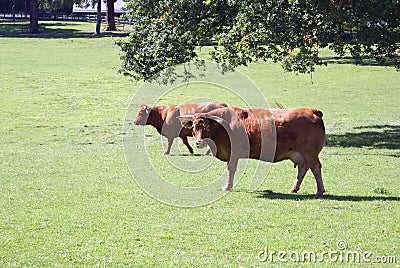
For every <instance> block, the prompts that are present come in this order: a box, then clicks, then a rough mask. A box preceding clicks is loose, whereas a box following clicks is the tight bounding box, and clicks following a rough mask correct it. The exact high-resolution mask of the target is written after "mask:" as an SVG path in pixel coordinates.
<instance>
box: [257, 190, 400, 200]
mask: <svg viewBox="0 0 400 268" xmlns="http://www.w3.org/2000/svg"><path fill="white" fill-rule="evenodd" d="M255 193H256V194H257V198H265V199H281V200H310V199H322V200H336V201H353V202H360V201H400V197H396V196H386V195H379V196H354V195H330V194H328V193H327V194H324V195H323V196H322V197H316V196H315V195H313V194H306V195H301V194H283V193H274V192H273V191H271V190H264V191H257V192H255Z"/></svg>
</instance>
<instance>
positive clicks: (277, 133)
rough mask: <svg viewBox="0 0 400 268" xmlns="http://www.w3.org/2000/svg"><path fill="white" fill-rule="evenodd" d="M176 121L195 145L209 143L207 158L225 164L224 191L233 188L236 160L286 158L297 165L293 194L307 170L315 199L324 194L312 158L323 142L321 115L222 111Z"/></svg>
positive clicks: (236, 109) (298, 111) (316, 161)
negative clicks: (189, 132)
mask: <svg viewBox="0 0 400 268" xmlns="http://www.w3.org/2000/svg"><path fill="white" fill-rule="evenodd" d="M184 117H185V119H181V123H182V125H183V126H184V127H186V128H192V129H193V137H194V140H195V145H196V147H200V148H201V147H204V146H206V145H209V146H210V148H211V150H212V152H213V155H214V156H216V157H217V158H218V159H220V160H222V161H224V162H227V171H228V177H227V180H226V183H225V186H224V187H223V188H222V190H224V191H229V190H230V189H231V188H232V187H233V176H234V173H235V171H236V168H237V164H238V160H239V158H252V159H258V160H262V161H268V162H279V161H282V160H285V159H290V160H291V161H292V162H293V163H294V166H295V167H296V166H298V174H297V179H296V181H295V182H294V184H293V187H292V188H291V189H290V192H291V193H295V192H297V191H298V190H299V189H300V184H301V182H302V180H303V178H304V176H305V174H306V172H307V170H308V169H311V171H312V173H313V174H314V177H315V180H316V182H317V193H316V195H317V196H321V195H322V194H323V193H324V192H325V189H324V185H323V182H322V176H321V163H320V161H319V159H318V154H319V152H320V151H321V150H322V147H323V146H324V143H325V127H324V123H323V121H322V112H321V111H319V110H316V109H308V108H293V109H270V110H268V109H247V108H239V107H228V108H221V109H216V110H213V111H211V112H209V113H198V114H195V115H187V116H184Z"/></svg>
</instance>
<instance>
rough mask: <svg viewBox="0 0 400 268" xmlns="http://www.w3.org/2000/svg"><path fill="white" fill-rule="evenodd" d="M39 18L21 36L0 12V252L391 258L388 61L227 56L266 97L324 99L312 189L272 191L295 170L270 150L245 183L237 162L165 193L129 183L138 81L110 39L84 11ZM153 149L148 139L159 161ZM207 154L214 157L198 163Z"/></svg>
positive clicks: (248, 262) (23, 258)
mask: <svg viewBox="0 0 400 268" xmlns="http://www.w3.org/2000/svg"><path fill="white" fill-rule="evenodd" d="M45 26H46V29H47V30H46V32H45V33H44V34H42V35H39V36H29V35H27V34H24V33H20V32H19V31H20V30H19V29H20V25H19V24H16V25H14V24H12V23H6V22H0V70H1V72H0V81H1V82H0V114H1V121H2V123H1V124H0V160H1V161H0V165H1V168H0V266H1V267H2V266H4V267H14V266H24V267H78V266H81V267H121V266H131V267H270V266H276V267H281V266H292V267H298V266H303V265H304V266H310V265H311V266H315V267H333V266H339V265H343V266H355V267H359V266H369V267H399V264H400V222H399V220H400V208H399V202H400V105H399V103H400V95H399V92H400V91H399V90H400V73H399V72H396V71H395V70H394V69H393V68H390V67H380V66H373V65H371V66H356V65H353V64H351V63H348V62H340V61H339V62H337V63H335V64H330V65H328V67H319V68H317V71H316V73H314V74H313V76H312V78H311V77H310V76H309V75H294V74H291V73H284V72H282V70H281V68H280V66H278V65H275V64H271V63H258V64H252V65H251V66H249V67H246V68H240V71H241V72H242V73H244V74H245V75H247V76H248V77H249V78H250V79H251V80H252V81H254V83H255V84H257V85H258V87H259V88H260V89H261V91H262V93H263V94H264V95H265V97H266V99H267V100H268V101H269V102H270V103H271V104H273V103H274V101H277V102H279V103H281V104H282V105H284V106H285V107H315V108H319V109H321V110H322V111H323V112H324V121H325V126H326V131H327V142H326V146H325V148H324V149H323V151H322V152H321V155H320V157H321V162H322V164H323V178H324V183H325V187H326V189H327V190H328V192H327V193H326V195H325V196H324V197H323V198H314V193H315V187H316V186H315V181H314V179H313V177H312V175H311V173H309V174H307V176H306V178H305V180H304V182H303V184H302V189H301V191H300V192H299V193H298V194H287V192H288V190H289V188H290V187H291V185H292V183H293V181H294V178H295V176H296V170H295V169H293V166H292V163H291V162H288V161H286V162H281V163H277V164H273V165H272V167H271V169H270V171H269V174H268V177H267V179H266V181H265V182H264V184H263V185H262V186H261V187H260V188H259V189H258V190H257V191H256V192H249V191H248V190H247V186H248V184H249V182H250V181H251V179H252V178H251V176H246V175H245V176H244V177H243V178H242V180H241V181H240V182H239V184H238V185H237V186H236V187H235V188H234V190H233V191H232V192H230V193H229V194H227V195H226V196H225V197H224V198H222V199H220V200H219V201H216V202H213V203H212V204H210V205H207V206H202V207H197V208H178V207H174V206H169V205H166V204H163V203H160V202H158V201H156V200H154V199H153V198H151V197H149V196H147V195H146V194H145V193H143V191H142V190H141V189H140V188H139V187H138V186H137V185H136V183H135V181H134V180H133V179H132V176H131V174H130V172H129V170H128V168H127V164H126V162H125V157H124V150H123V142H122V137H123V133H122V129H123V124H124V117H125V113H126V110H127V107H128V105H129V103H130V102H131V99H132V96H133V95H134V94H135V92H136V91H137V90H138V88H139V87H140V85H141V83H136V82H132V81H130V80H129V79H128V78H126V77H123V76H122V75H119V74H118V73H117V70H118V68H119V52H118V48H117V47H115V46H114V45H113V40H112V38H111V37H110V36H102V37H93V36H92V35H91V34H88V33H87V32H90V31H92V32H93V31H94V25H93V24H86V23H75V22H66V23H60V22H54V23H52V22H48V23H47V24H46V25H45ZM84 32H86V33H84ZM205 52H206V49H203V50H202V53H204V55H205ZM328 56H329V55H328ZM168 97H169V98H170V99H168V98H167V99H164V100H163V101H165V102H168V100H171V101H176V102H179V101H180V100H181V99H182V100H184V99H185V96H182V95H174V92H172V93H171V94H170V95H169V96H168ZM220 98H221V100H224V95H223V94H222V95H221V96H220ZM236 101H237V100H235V99H230V100H229V102H236ZM138 128H141V127H139V126H138ZM146 130H147V131H148V133H149V134H148V135H149V137H154V139H153V140H154V147H155V148H158V147H157V146H156V144H157V143H159V141H160V138H159V136H158V135H157V134H156V132H155V131H154V130H153V129H152V128H151V127H146ZM190 142H192V140H191V139H190ZM177 144H179V143H178V141H177ZM164 145H165V144H164ZM179 146H181V145H179ZM161 152H162V151H161V150H160V153H158V152H156V151H155V152H149V153H150V154H151V156H152V157H154V158H155V161H158V162H161V163H162V162H163V161H164V160H165V159H164V157H163V156H162V155H161ZM197 152H198V151H197ZM174 157H181V158H182V159H183V158H184V157H188V156H174ZM190 157H192V158H196V157H200V156H190ZM190 157H189V158H190ZM140 164H141V163H138V165H140ZM223 169H224V164H223V163H221V162H219V161H214V163H213V166H212V167H211V168H209V169H207V170H205V171H204V172H203V173H202V174H201V176H203V177H204V178H205V180H207V181H208V180H210V178H211V180H212V178H214V176H215V175H216V174H217V175H218V174H220V173H221V172H223ZM179 174H180V173H179V172H177V173H176V174H174V173H173V174H171V177H172V178H173V179H174V180H175V181H174V182H175V183H177V184H179V183H180V182H181V183H182V185H185V184H186V182H187V180H188V179H190V178H188V176H187V175H186V176H182V175H179ZM200 179H201V177H200ZM195 183H200V184H201V181H196V182H195ZM342 240H343V241H345V243H346V245H347V246H346V248H345V249H342V250H341V249H339V247H338V242H339V241H342ZM339 246H341V244H340V245H339ZM266 249H267V250H266ZM313 254H315V258H314V260H313V258H312V256H313ZM303 256H305V259H304V258H303ZM307 256H308V257H309V258H308V259H307ZM357 256H359V257H360V262H361V264H359V263H356V264H355V263H354V262H357V258H356V257H357ZM352 257H354V260H356V261H354V260H352ZM346 258H347V259H346ZM393 262H396V263H393ZM371 263H372V264H371Z"/></svg>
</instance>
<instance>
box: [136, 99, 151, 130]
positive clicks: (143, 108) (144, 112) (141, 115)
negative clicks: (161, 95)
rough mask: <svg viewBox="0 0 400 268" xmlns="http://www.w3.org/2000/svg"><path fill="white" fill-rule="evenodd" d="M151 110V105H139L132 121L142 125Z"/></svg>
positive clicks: (144, 123)
mask: <svg viewBox="0 0 400 268" xmlns="http://www.w3.org/2000/svg"><path fill="white" fill-rule="evenodd" d="M150 112H151V107H149V106H147V105H146V104H142V105H140V108H139V111H138V113H137V115H136V118H135V120H133V123H134V124H135V125H141V126H144V125H146V123H147V118H148V117H149V115H150Z"/></svg>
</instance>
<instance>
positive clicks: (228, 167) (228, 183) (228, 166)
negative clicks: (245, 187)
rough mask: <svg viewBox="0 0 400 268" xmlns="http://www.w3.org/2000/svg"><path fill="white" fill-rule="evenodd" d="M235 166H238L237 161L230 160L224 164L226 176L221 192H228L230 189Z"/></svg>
mask: <svg viewBox="0 0 400 268" xmlns="http://www.w3.org/2000/svg"><path fill="white" fill-rule="evenodd" d="M237 164H238V159H230V161H229V162H228V163H227V164H226V170H227V172H228V174H227V179H226V182H225V185H224V187H222V191H230V190H231V189H232V187H233V176H234V175H235V171H236V168H237Z"/></svg>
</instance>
